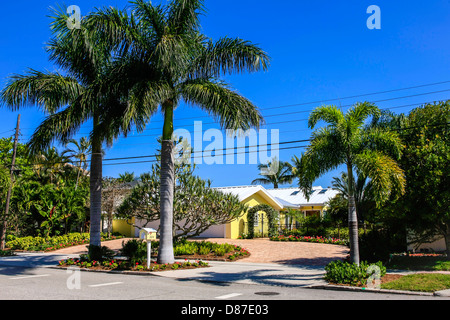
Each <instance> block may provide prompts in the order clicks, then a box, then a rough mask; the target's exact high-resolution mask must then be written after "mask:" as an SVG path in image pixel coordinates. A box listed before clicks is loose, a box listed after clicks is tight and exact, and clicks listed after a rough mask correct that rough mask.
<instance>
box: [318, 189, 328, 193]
mask: <svg viewBox="0 0 450 320" xmlns="http://www.w3.org/2000/svg"><path fill="white" fill-rule="evenodd" d="M327 191H328V189H322V190H320V192H319V194H324V193H326V192H327Z"/></svg>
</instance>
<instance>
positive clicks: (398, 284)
mask: <svg viewBox="0 0 450 320" xmlns="http://www.w3.org/2000/svg"><path fill="white" fill-rule="evenodd" d="M381 288H382V289H391V290H408V291H421V292H435V291H439V290H445V289H450V275H449V274H440V273H418V274H411V275H407V276H404V277H401V278H399V279H397V280H394V281H390V282H387V283H383V284H382V285H381Z"/></svg>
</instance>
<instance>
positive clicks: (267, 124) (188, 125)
mask: <svg viewBox="0 0 450 320" xmlns="http://www.w3.org/2000/svg"><path fill="white" fill-rule="evenodd" d="M447 91H450V89H447V90H442V91H435V92H432V93H436V92H447ZM427 94H431V93H422V94H416V95H409V96H403V97H395V98H389V99H383V100H377V101H373V102H372V103H377V102H386V101H391V100H398V99H404V98H409V97H413V96H421V95H427ZM444 100H448V98H446V99H443V100H434V101H425V102H420V103H414V104H407V105H401V106H394V107H388V108H382V109H380V110H390V109H398V108H406V107H411V106H420V105H423V104H427V103H433V102H436V101H444ZM351 106H353V104H348V105H344V106H341V107H340V108H348V107H351ZM313 110H314V109H311V110H302V111H296V112H288V113H284V114H277V115H276V116H279V115H292V114H298V113H307V112H311V111H313ZM274 116H275V115H274ZM266 117H267V116H266ZM300 121H308V119H307V118H302V119H293V120H285V121H278V122H271V123H266V124H264V126H270V125H275V124H284V123H293V122H300ZM209 124H217V122H207V123H202V124H201V125H202V126H203V125H209ZM195 125H196V124H195V123H194V124H186V125H180V129H183V128H184V127H191V126H195ZM148 130H161V128H147V129H145V130H144V131H148ZM200 132H203V131H194V132H193V133H194V134H195V133H200ZM80 134H82V133H80ZM160 135H161V134H138V135H137V136H127V138H141V137H158V136H160ZM21 140H22V139H21Z"/></svg>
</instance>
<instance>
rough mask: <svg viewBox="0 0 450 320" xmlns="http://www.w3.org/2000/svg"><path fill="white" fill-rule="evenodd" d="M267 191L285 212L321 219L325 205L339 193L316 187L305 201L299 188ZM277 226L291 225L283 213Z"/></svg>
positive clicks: (330, 189)
mask: <svg viewBox="0 0 450 320" xmlns="http://www.w3.org/2000/svg"><path fill="white" fill-rule="evenodd" d="M267 191H268V192H269V193H270V194H271V195H272V196H273V197H274V198H275V199H277V200H278V201H279V202H280V203H281V204H283V207H284V209H285V210H288V209H294V210H297V211H301V212H302V214H303V216H304V217H310V216H320V217H323V215H324V212H325V211H326V203H327V202H328V201H329V200H330V199H332V198H334V197H335V196H336V195H337V194H338V193H339V192H338V191H337V190H334V189H332V188H322V187H320V186H317V187H313V188H312V191H311V193H310V195H309V199H306V197H305V195H304V194H303V192H302V191H301V190H300V189H299V188H279V189H268V190H267ZM279 224H280V226H281V227H283V225H284V226H288V225H291V223H290V221H289V218H288V217H287V216H286V215H285V214H284V213H283V212H281V214H280V221H279Z"/></svg>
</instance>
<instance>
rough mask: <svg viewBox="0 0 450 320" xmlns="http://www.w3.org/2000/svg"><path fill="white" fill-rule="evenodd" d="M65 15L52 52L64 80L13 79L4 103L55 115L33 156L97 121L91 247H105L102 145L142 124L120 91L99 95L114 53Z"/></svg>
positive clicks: (57, 17)
mask: <svg viewBox="0 0 450 320" xmlns="http://www.w3.org/2000/svg"><path fill="white" fill-rule="evenodd" d="M66 12H67V10H65V8H61V9H60V10H57V9H55V10H54V12H53V17H52V23H51V31H52V39H51V40H50V42H49V44H48V46H47V52H48V53H49V55H50V59H51V60H52V61H54V62H55V64H56V65H57V66H58V67H59V68H60V69H62V70H64V75H63V74H60V73H56V72H53V73H52V72H40V71H36V70H33V69H31V70H29V71H28V72H27V73H26V74H25V75H14V76H12V77H10V79H9V82H8V84H7V86H6V88H4V90H3V91H2V94H1V99H2V101H3V103H4V104H5V105H6V106H8V107H9V108H11V109H12V110H17V109H18V108H20V107H23V106H27V105H37V106H38V107H39V108H41V109H43V111H45V112H47V113H49V114H50V115H49V116H48V117H47V118H46V119H45V120H44V121H43V122H42V123H41V124H40V126H39V127H38V128H37V130H36V131H35V133H34V134H33V136H32V137H31V140H30V142H29V143H28V146H29V147H30V152H31V153H32V154H38V153H39V152H41V151H42V150H46V149H48V147H49V146H50V144H51V143H52V142H53V141H54V140H58V141H60V142H62V143H63V144H66V143H67V142H69V140H70V139H71V138H72V137H73V135H74V134H75V133H76V132H77V131H78V130H79V128H80V126H81V125H82V124H84V123H86V122H87V121H89V120H92V123H93V128H92V130H91V133H90V143H91V167H90V197H91V203H90V213H91V219H90V223H91V226H90V232H91V237H90V241H91V246H96V247H100V246H101V237H100V222H101V221H100V220H101V190H102V189H101V182H102V144H103V143H104V142H106V143H107V144H108V145H111V144H112V143H113V140H114V139H115V138H117V137H118V136H119V135H120V134H124V135H125V136H126V134H127V133H128V132H129V131H130V130H131V126H132V125H133V124H135V125H136V127H137V129H138V130H139V129H140V128H142V127H143V125H142V123H141V121H142V118H139V117H136V116H135V114H134V111H135V110H134V109H130V108H129V105H128V104H127V103H126V102H124V101H123V100H121V99H120V97H119V96H118V95H116V94H115V93H116V92H115V91H112V90H110V91H107V92H103V91H101V90H100V88H101V87H102V82H103V81H108V77H107V76H106V74H108V71H107V68H108V65H109V64H110V63H111V60H112V56H111V53H112V48H111V46H109V45H108V44H109V43H108V42H107V41H105V39H104V38H102V37H101V34H100V33H93V32H89V30H88V27H89V24H88V23H84V19H85V18H83V22H82V23H81V28H79V29H77V28H74V29H69V28H68V26H67V20H68V18H69V17H68V15H67V13H66ZM97 251H98V250H97Z"/></svg>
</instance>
